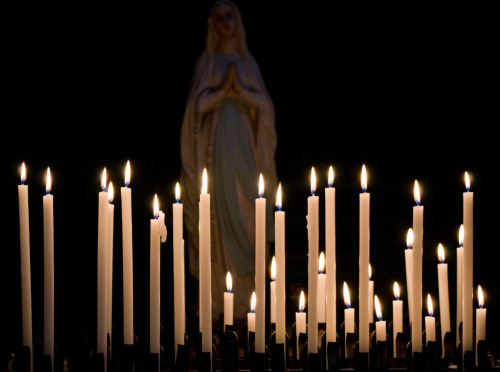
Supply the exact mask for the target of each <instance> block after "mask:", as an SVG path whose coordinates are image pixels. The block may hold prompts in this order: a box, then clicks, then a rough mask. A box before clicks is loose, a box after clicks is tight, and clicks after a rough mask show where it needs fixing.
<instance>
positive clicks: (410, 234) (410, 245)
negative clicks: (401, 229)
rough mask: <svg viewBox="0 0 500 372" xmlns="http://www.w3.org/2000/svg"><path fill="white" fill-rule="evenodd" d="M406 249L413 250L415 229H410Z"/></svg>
mask: <svg viewBox="0 0 500 372" xmlns="http://www.w3.org/2000/svg"><path fill="white" fill-rule="evenodd" d="M406 247H407V248H408V249H410V248H413V229H412V228H411V227H410V228H409V229H408V233H407V234H406Z"/></svg>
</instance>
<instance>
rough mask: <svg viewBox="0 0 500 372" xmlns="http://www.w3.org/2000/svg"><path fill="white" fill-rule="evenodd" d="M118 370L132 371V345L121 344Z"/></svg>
mask: <svg viewBox="0 0 500 372" xmlns="http://www.w3.org/2000/svg"><path fill="white" fill-rule="evenodd" d="M120 370H121V371H123V372H133V370H134V345H127V344H123V345H122V350H121V353H120Z"/></svg>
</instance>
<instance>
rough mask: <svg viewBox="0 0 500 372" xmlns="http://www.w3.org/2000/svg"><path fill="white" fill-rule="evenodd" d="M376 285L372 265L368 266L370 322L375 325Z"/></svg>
mask: <svg viewBox="0 0 500 372" xmlns="http://www.w3.org/2000/svg"><path fill="white" fill-rule="evenodd" d="M373 287H374V283H373V280H372V265H371V264H368V322H369V323H373V317H374V315H375V313H374V311H373V295H374V288H373Z"/></svg>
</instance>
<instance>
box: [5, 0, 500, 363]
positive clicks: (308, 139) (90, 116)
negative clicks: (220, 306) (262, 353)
mask: <svg viewBox="0 0 500 372" xmlns="http://www.w3.org/2000/svg"><path fill="white" fill-rule="evenodd" d="M211 5H212V2H197V3H193V2H181V1H177V2H174V3H173V4H168V5H142V4H141V5H138V4H136V5H124V4H114V5H112V4H99V5H93V4H89V3H82V4H76V3H71V4H68V3H59V4H55V5H46V4H43V5H29V6H28V5H26V4H20V3H18V2H11V1H6V2H3V5H2V6H1V8H0V9H1V12H0V55H1V58H0V68H1V69H0V71H1V72H0V114H1V117H0V120H1V124H2V134H1V137H0V138H1V143H0V155H1V156H0V168H1V172H2V178H3V180H2V182H1V194H2V196H3V198H2V207H1V209H0V210H1V212H0V213H1V215H2V217H1V227H0V229H1V230H0V231H1V233H0V234H1V244H0V262H1V263H2V269H1V270H0V293H2V301H1V302H0V303H1V304H2V309H3V311H2V313H3V314H4V315H2V320H1V321H0V338H1V343H0V350H1V353H0V358H1V359H0V366H3V365H4V364H3V363H4V361H5V360H6V358H7V355H8V353H10V352H11V351H15V350H17V349H18V347H19V345H21V343H22V334H21V294H20V261H19V258H20V256H19V222H18V209H17V208H18V206H17V189H16V188H17V185H18V184H19V169H20V165H21V163H22V162H23V161H24V162H26V165H27V168H28V179H27V182H26V183H27V184H28V185H29V193H30V194H29V201H30V234H31V270H32V296H33V303H32V306H33V331H34V337H35V338H41V337H42V335H43V230H42V196H43V195H44V193H45V172H46V167H47V166H50V167H51V171H52V176H53V188H52V193H53V195H54V203H55V267H56V269H55V270H56V273H55V280H56V284H55V286H56V287H55V291H56V292H55V293H56V310H55V311H56V343H60V344H63V343H67V342H68V340H70V339H72V338H74V337H75V336H74V335H80V334H86V335H88V337H89V340H90V342H91V344H92V345H93V344H94V342H95V341H94V340H95V330H96V291H97V272H96V270H97V255H96V252H97V204H98V203H97V195H98V192H99V190H100V176H101V172H102V169H103V168H104V167H106V168H107V171H108V175H109V179H110V180H111V181H112V182H113V184H114V186H115V190H116V193H115V195H116V198H115V205H116V207H115V253H114V283H115V285H114V290H113V296H114V307H113V309H114V313H113V320H114V322H113V323H114V324H115V327H116V336H114V337H115V338H114V340H115V341H114V342H115V343H119V342H120V341H119V339H120V337H121V329H122V327H121V324H122V323H121V322H122V317H121V301H122V297H121V294H122V292H121V291H122V287H121V275H122V272H121V213H120V198H119V192H118V189H119V187H121V186H122V182H123V172H124V167H125V163H126V161H127V160H130V161H131V164H132V182H131V187H132V189H133V213H134V215H133V221H134V222H133V223H134V232H133V234H134V236H133V237H134V280H135V282H134V302H135V305H134V306H135V319H134V322H135V331H136V333H137V335H138V337H139V340H144V341H142V345H143V347H144V348H147V343H148V337H149V336H148V329H149V328H148V327H149V323H148V322H149V320H148V319H149V315H148V314H149V219H150V218H151V215H152V201H153V195H154V194H155V193H157V194H158V196H159V199H160V208H161V209H162V210H164V211H165V213H166V221H167V228H168V229H169V231H171V229H172V227H171V208H170V205H171V203H172V202H173V201H174V185H175V182H176V181H177V180H178V176H179V171H180V157H179V136H180V126H181V121H182V117H183V113H184V104H185V101H186V98H187V94H188V90H189V84H190V81H191V75H192V72H193V68H194V64H195V61H196V59H197V58H198V56H199V55H200V54H201V52H202V50H203V48H204V46H205V37H206V20H207V16H208V12H209V9H210V6H211ZM237 5H238V7H239V9H240V11H241V13H242V17H243V22H244V26H245V29H246V32H247V43H248V46H249V49H250V51H251V52H252V53H253V55H254V56H255V58H256V60H257V62H258V64H259V66H260V68H261V72H262V75H263V77H264V81H265V83H266V86H267V88H268V90H269V93H270V95H271V97H272V99H273V102H274V104H275V109H276V130H277V134H278V148H277V153H276V162H277V169H278V175H279V179H280V180H281V182H282V185H283V209H284V210H285V211H286V212H287V217H286V218H287V230H286V241H287V245H286V252H287V262H286V265H287V288H288V294H287V295H288V296H287V301H288V302H287V310H288V313H289V315H288V318H287V323H288V326H291V324H292V322H293V321H294V319H293V313H294V312H295V311H296V307H297V305H296V304H297V303H298V301H297V297H298V292H299V290H300V289H301V288H304V289H306V288H307V260H306V258H307V231H306V220H305V216H306V206H307V203H306V198H307V196H308V195H309V193H310V191H309V190H310V186H309V174H310V169H311V166H314V167H315V168H316V171H317V174H318V194H319V195H320V196H321V197H322V196H323V193H322V190H323V188H324V187H325V186H326V183H327V170H328V166H329V165H330V164H332V165H333V166H334V169H335V186H336V188H337V265H338V271H337V283H338V294H339V302H338V311H339V321H340V320H341V319H343V315H342V314H343V313H342V309H343V308H344V307H343V303H342V297H341V293H342V292H341V285H342V282H343V281H344V280H345V281H347V282H348V283H349V285H350V287H351V288H357V280H358V279H357V278H358V263H357V260H358V194H359V192H360V191H361V189H360V184H359V182H360V171H361V166H362V164H366V166H367V170H368V177H369V178H368V191H369V192H370V193H371V248H370V249H371V252H370V254H371V264H372V267H373V280H374V281H375V292H376V293H377V294H379V297H380V299H381V302H382V307H383V313H384V318H385V319H387V320H390V319H391V318H392V310H391V309H392V307H391V305H390V301H391V300H392V298H393V296H392V284H393V282H394V280H397V281H398V282H399V283H400V284H401V285H402V298H403V299H404V300H405V302H407V295H406V290H405V289H406V285H405V274H404V249H405V247H406V232H407V230H408V227H410V226H411V223H412V207H413V205H414V201H413V183H414V181H415V179H418V181H419V183H420V186H421V191H422V204H423V205H424V210H425V214H424V272H423V274H424V283H423V290H424V294H426V293H427V292H429V293H431V295H432V296H433V298H434V304H435V308H436V316H437V317H438V318H439V306H438V293H437V266H436V265H437V263H438V259H437V246H438V243H440V242H441V243H442V244H443V245H444V247H445V250H446V261H447V262H448V263H449V281H450V307H451V310H452V330H454V312H455V311H454V310H455V306H456V305H455V294H456V290H455V284H456V283H455V278H456V250H455V249H456V247H457V245H458V228H459V226H460V223H461V222H462V193H463V192H464V189H465V187H464V181H463V176H464V171H468V172H469V173H470V175H471V177H472V191H473V192H474V197H475V200H474V212H475V214H474V291H475V293H476V287H477V284H481V285H482V286H483V290H484V291H485V301H486V307H487V308H488V309H489V310H488V326H487V335H488V338H489V340H490V341H491V344H492V350H493V352H494V354H495V355H497V356H498V355H499V354H500V350H499V346H500V337H499V335H498V331H499V326H500V324H499V322H498V320H497V319H496V318H498V316H497V315H498V309H499V307H500V299H499V297H498V296H499V294H498V290H497V289H496V288H495V286H496V277H497V275H498V274H497V266H498V259H499V257H500V253H499V250H498V249H497V244H498V243H497V242H498V238H497V237H496V230H498V213H497V211H495V208H496V206H497V200H496V191H495V190H496V188H497V185H496V180H497V178H498V177H497V174H496V172H497V169H496V165H497V163H496V160H497V147H498V145H497V138H496V136H495V135H494V134H493V133H494V128H495V126H497V125H498V122H499V121H498V115H497V108H498V103H497V102H498V80H499V79H498V65H499V64H498V62H499V61H498V57H497V54H496V51H497V50H496V49H497V46H498V45H497V44H498V40H497V38H496V37H495V34H498V23H497V22H495V20H494V18H493V13H494V12H492V11H491V9H487V8H471V7H463V8H458V7H451V6H450V7H445V6H442V7H437V6H436V5H435V4H433V5H432V6H429V7H425V8H418V7H409V6H408V7H400V6H399V4H398V5H396V6H394V5H392V6H386V7H378V8H371V7H362V6H353V7H352V8H338V7H337V8H332V7H331V4H329V6H328V7H326V6H325V5H320V4H319V3H315V4H314V5H306V4H305V3H298V4H297V5H292V4H289V3H288V4H287V5H286V6H285V5H282V6H279V5H277V4H270V2H264V1H252V2H243V1H239V2H237ZM267 198H268V200H269V202H271V203H274V198H275V196H274V195H267ZM321 212H323V210H321ZM321 229H322V230H321V231H324V230H323V226H321ZM321 236H323V233H322V235H321ZM171 245H172V243H171V239H169V240H168V241H167V243H165V244H164V245H163V247H162V275H163V277H162V278H163V279H162V319H163V323H164V325H165V328H166V331H167V335H168V334H171V331H172V322H173V315H172V309H171V308H170V302H171V299H172V288H171V286H172V259H171V257H172V254H171V252H172V247H171ZM320 245H321V246H323V245H324V240H323V238H321V241H320ZM187 286H188V288H187V289H188V303H187V304H186V306H187V308H188V311H189V310H190V307H191V306H192V301H190V298H189V295H191V296H193V295H192V294H193V293H195V290H196V283H195V282H193V281H191V280H190V279H189V278H188V280H187ZM235 290H236V289H235ZM351 297H352V299H353V305H354V306H357V298H356V297H357V296H356V291H355V290H351ZM191 299H192V298H191ZM476 306H477V301H476V299H475V300H474V307H476ZM424 313H425V310H424ZM190 324H191V327H193V326H192V324H193V323H190ZM171 342H172V341H171V340H170V339H168V340H167V344H168V343H171ZM92 347H93V346H92ZM167 350H170V349H167Z"/></svg>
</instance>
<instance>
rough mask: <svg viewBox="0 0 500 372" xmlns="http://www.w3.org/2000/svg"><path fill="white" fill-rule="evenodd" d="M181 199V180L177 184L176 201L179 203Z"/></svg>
mask: <svg viewBox="0 0 500 372" xmlns="http://www.w3.org/2000/svg"><path fill="white" fill-rule="evenodd" d="M180 200H181V186H180V185H179V182H176V184H175V201H176V202H177V203H178V202H179V201H180Z"/></svg>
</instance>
